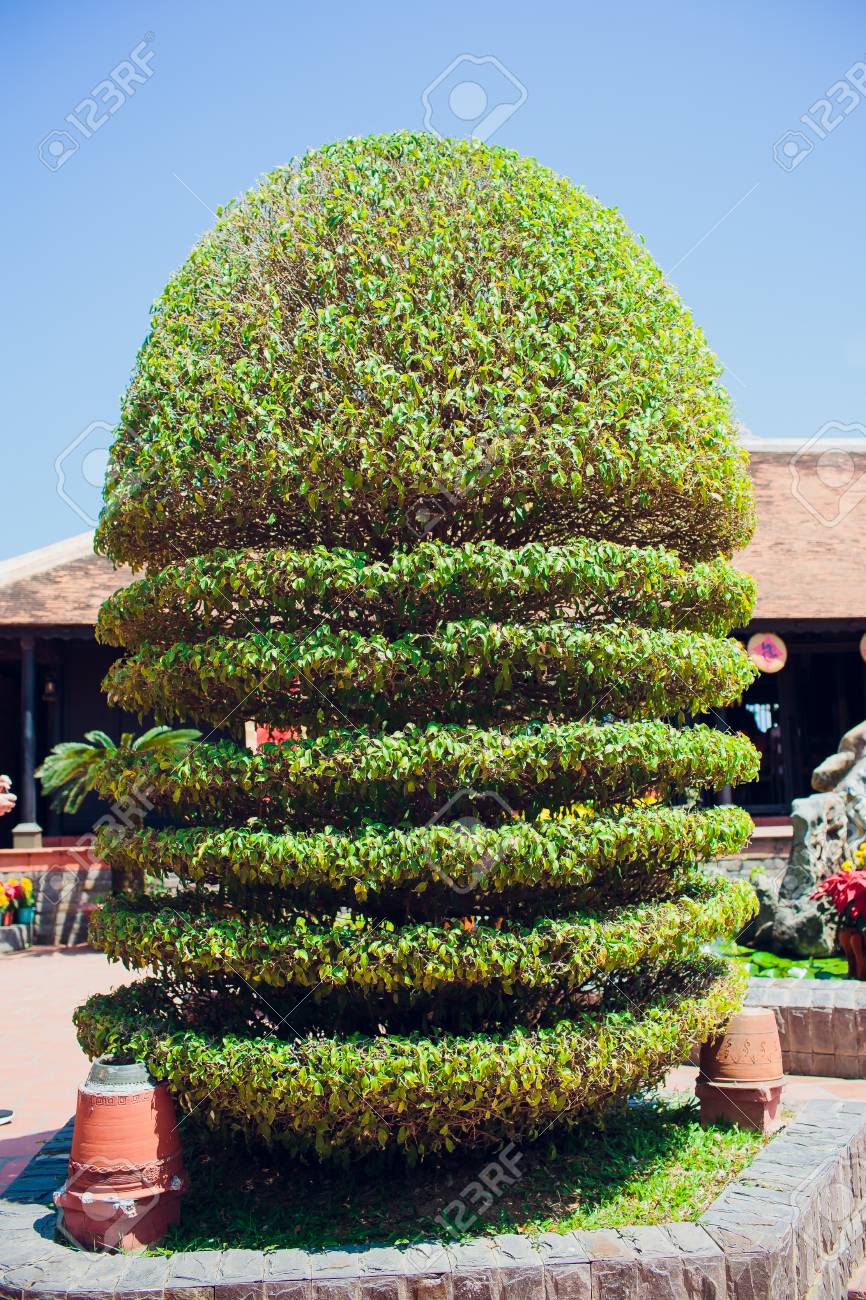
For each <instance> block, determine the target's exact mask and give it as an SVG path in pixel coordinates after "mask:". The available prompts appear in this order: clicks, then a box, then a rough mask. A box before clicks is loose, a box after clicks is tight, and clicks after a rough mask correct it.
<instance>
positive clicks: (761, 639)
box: [746, 632, 788, 673]
mask: <svg viewBox="0 0 866 1300" xmlns="http://www.w3.org/2000/svg"><path fill="white" fill-rule="evenodd" d="M746 652H747V654H748V656H749V658H750V659H751V661H752V663H753V664H754V665H755V667H756V668H760V670H761V672H762V673H778V672H780V671H781V670H782V669H783V668H784V667H785V664H786V663H787V662H788V647H787V646H786V645H785V642H784V641H783V640H782V638H781V637H780V636H776V633H775V632H756V633H755V635H754V636H750V637H749V640H748V644H747V645H746Z"/></svg>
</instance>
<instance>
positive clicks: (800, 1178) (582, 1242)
mask: <svg viewBox="0 0 866 1300" xmlns="http://www.w3.org/2000/svg"><path fill="white" fill-rule="evenodd" d="M625 1150H626V1148H625V1147H624V1148H623V1149H622V1151H621V1152H620V1154H621V1155H624V1154H625ZM34 1163H36V1162H34ZM477 1172H478V1173H481V1170H478V1171H477ZM649 1177H650V1178H652V1177H653V1175H652V1174H650V1175H649ZM621 1182H622V1185H623V1187H625V1186H626V1185H627V1183H628V1178H627V1177H623V1178H622V1179H621ZM304 1191H305V1189H304V1188H303V1187H296V1188H293V1189H290V1194H294V1195H295V1196H296V1197H298V1199H300V1198H301V1197H302V1196H303V1195H304ZM864 1194H866V1106H864V1105H863V1104H862V1103H857V1102H830V1101H820V1102H812V1103H810V1104H809V1105H808V1106H807V1107H806V1108H805V1110H804V1111H803V1112H801V1114H800V1115H799V1116H798V1117H797V1119H796V1120H795V1121H794V1122H793V1123H792V1124H791V1125H789V1127H788V1128H787V1129H785V1130H784V1131H783V1132H782V1133H781V1134H779V1135H778V1136H776V1137H775V1138H774V1139H773V1140H772V1141H770V1142H769V1143H767V1145H766V1146H764V1147H763V1149H762V1150H761V1151H759V1152H758V1154H757V1156H756V1157H755V1158H754V1160H752V1162H751V1163H750V1164H748V1165H747V1166H746V1167H745V1168H744V1169H743V1170H742V1172H741V1173H740V1175H739V1177H738V1178H737V1179H736V1180H735V1181H734V1182H733V1183H731V1184H730V1185H729V1186H728V1187H726V1188H725V1189H724V1191H723V1192H722V1193H721V1195H719V1196H717V1197H716V1199H715V1200H714V1201H713V1203H712V1205H711V1206H710V1207H709V1208H708V1209H707V1210H705V1211H704V1213H703V1214H701V1216H700V1217H699V1219H698V1220H697V1221H695V1222H670V1221H669V1222H666V1223H663V1224H655V1225H654V1224H651V1223H642V1224H639V1225H635V1226H624V1227H620V1228H613V1227H610V1228H600V1227H599V1228H591V1229H583V1228H581V1229H576V1230H575V1229H571V1230H567V1231H563V1232H558V1233H557V1232H543V1231H542V1232H533V1233H523V1234H521V1233H517V1232H513V1231H512V1232H507V1233H497V1234H496V1235H494V1236H487V1237H481V1236H477V1235H476V1236H475V1237H473V1238H472V1239H471V1240H467V1241H459V1242H453V1241H452V1242H451V1243H444V1242H442V1241H435V1240H434V1241H431V1240H429V1239H425V1238H424V1236H423V1234H421V1233H420V1231H419V1230H420V1227H421V1225H420V1224H418V1223H416V1224H415V1225H414V1226H415V1233H414V1241H415V1244H414V1245H411V1246H404V1247H394V1246H387V1245H384V1246H383V1245H378V1244H377V1245H375V1246H368V1247H354V1248H353V1247H346V1248H343V1249H336V1250H335V1249H327V1250H320V1251H309V1250H303V1249H300V1248H298V1247H293V1248H291V1247H290V1248H288V1249H275V1250H271V1251H267V1252H264V1251H261V1250H248V1249H237V1248H234V1249H231V1250H223V1251H219V1250H197V1251H192V1250H182V1251H179V1252H177V1253H175V1254H173V1255H171V1256H170V1257H167V1256H163V1257H156V1258H155V1257H140V1256H139V1257H130V1256H120V1255H114V1256H111V1255H102V1256H92V1255H87V1254H85V1253H84V1252H80V1251H74V1250H71V1249H70V1248H68V1247H66V1246H61V1245H59V1244H58V1243H56V1242H55V1241H53V1240H52V1237H53V1230H54V1216H53V1215H52V1214H51V1213H49V1212H48V1211H47V1210H46V1208H45V1205H44V1204H33V1203H24V1204H22V1203H15V1201H14V1200H12V1199H7V1200H0V1237H2V1239H3V1243H4V1245H3V1258H2V1263H0V1296H3V1297H11V1298H14V1300H21V1297H24V1296H26V1297H28V1300H37V1297H39V1296H44V1297H45V1298H46V1300H48V1297H49V1296H51V1297H56V1296H57V1295H58V1293H61V1294H63V1295H67V1296H69V1297H72V1296H87V1297H90V1298H91V1300H92V1298H94V1297H100V1298H102V1297H104V1300H109V1297H113V1298H114V1300H151V1298H153V1300H156V1298H157V1297H159V1298H160V1300H271V1298H273V1300H277V1298H279V1300H422V1297H424V1298H426V1300H470V1298H471V1300H590V1297H592V1300H615V1298H616V1300H621V1297H623V1296H626V1295H627V1296H629V1297H634V1298H635V1300H658V1298H659V1297H661V1296H686V1295H688V1296H697V1295H700V1296H706V1297H716V1298H717V1300H718V1297H722V1296H725V1297H727V1300H776V1298H777V1297H781V1296H786V1297H788V1296H790V1297H797V1298H798V1300H803V1297H806V1296H807V1295H810V1296H812V1295H816V1296H817V1295H827V1296H838V1295H841V1294H843V1291H844V1288H845V1286H846V1285H847V1282H848V1279H849V1278H850V1276H851V1273H852V1271H853V1269H854V1268H855V1267H856V1266H857V1264H858V1263H859V1261H860V1259H861V1258H862V1254H863V1227H864V1210H866V1204H864ZM674 1199H675V1198H674ZM608 1208H610V1203H609V1205H608ZM620 1209H621V1210H623V1211H624V1203H621V1204H620ZM425 1226H426V1225H425Z"/></svg>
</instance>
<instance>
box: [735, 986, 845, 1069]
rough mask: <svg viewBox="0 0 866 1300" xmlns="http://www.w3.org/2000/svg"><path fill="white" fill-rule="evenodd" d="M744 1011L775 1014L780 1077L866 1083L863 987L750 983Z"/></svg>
mask: <svg viewBox="0 0 866 1300" xmlns="http://www.w3.org/2000/svg"><path fill="white" fill-rule="evenodd" d="M746 1006H749V1007H769V1008H770V1009H771V1010H772V1011H774V1012H775V1014H776V1023H777V1025H778V1026H779V1037H780V1038H781V1040H782V1061H783V1064H784V1068H785V1073H786V1074H822V1075H829V1076H830V1077H832V1078H837V1079H866V981H860V980H792V979H751V980H749V991H748V994H747V995H746Z"/></svg>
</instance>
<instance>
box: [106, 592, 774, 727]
mask: <svg viewBox="0 0 866 1300" xmlns="http://www.w3.org/2000/svg"><path fill="white" fill-rule="evenodd" d="M755 672H756V670H755V668H754V666H753V665H752V663H751V662H750V660H749V659H748V657H747V655H746V653H745V650H744V649H743V647H742V646H741V645H740V644H739V643H738V642H737V641H734V640H731V639H729V638H723V637H711V636H707V635H706V634H704V633H698V632H677V631H666V630H665V631H656V630H651V629H645V628H642V627H636V626H634V625H633V624H630V623H605V624H603V625H602V626H600V627H598V628H596V629H593V630H591V631H586V630H584V629H583V628H581V627H575V626H574V625H573V624H572V623H570V622H564V621H555V622H548V623H535V624H528V623H505V624H500V623H492V622H488V621H486V620H485V619H481V618H473V619H466V620H464V621H462V622H455V623H444V622H443V623H440V624H438V625H437V626H436V627H435V629H433V630H432V631H430V632H424V633H420V632H418V633H416V632H411V631H406V632H403V633H402V634H401V635H399V636H398V637H397V638H396V639H394V640H391V639H389V638H388V637H387V636H382V635H380V634H372V635H370V636H363V635H361V634H360V633H358V632H354V631H350V630H340V631H332V630H331V628H330V627H329V626H327V625H324V626H319V627H315V628H313V629H311V630H310V631H309V632H308V633H306V635H303V636H293V635H289V634H288V633H284V632H276V631H274V632H254V631H251V632H249V634H248V635H246V636H244V637H242V638H228V637H222V636H216V637H211V638H209V639H208V640H207V641H203V642H200V643H193V644H186V643H184V642H177V643H176V644H175V645H173V646H171V647H170V648H169V649H168V650H160V649H158V648H156V647H152V646H150V645H149V644H147V643H146V644H144V645H143V646H142V647H141V649H140V650H138V651H137V652H136V653H134V654H132V655H130V656H128V657H127V658H126V659H125V660H120V661H118V662H117V663H115V664H113V665H112V667H111V668H110V669H109V672H108V674H107V676H106V678H105V688H106V690H107V692H108V696H109V699H110V700H111V702H112V703H113V704H119V705H121V706H122V707H123V708H126V709H129V710H132V711H138V712H139V713H145V712H151V711H152V712H153V713H154V714H155V716H156V717H158V718H161V719H168V718H182V717H188V716H190V714H192V715H194V716H197V717H199V718H202V719H205V720H207V721H208V722H210V723H212V724H213V725H214V726H216V727H219V726H220V725H221V724H222V722H223V720H224V719H225V718H226V716H227V715H229V714H231V713H233V712H234V711H235V709H236V708H237V707H238V706H240V705H241V704H245V705H246V707H247V708H248V710H249V711H250V712H251V713H254V714H255V715H256V717H257V718H258V719H259V720H260V721H263V722H268V723H269V724H270V725H272V726H281V725H282V726H285V725H297V724H301V725H305V726H310V727H316V729H321V721H320V720H321V719H322V718H324V719H325V720H326V723H327V724H328V725H331V726H334V725H337V726H339V725H340V723H341V721H345V720H350V721H358V722H362V721H364V720H365V719H366V718H369V717H371V716H372V717H378V718H379V719H381V721H382V722H389V723H391V724H392V725H399V724H401V723H404V722H406V721H408V720H415V719H419V718H425V717H429V716H430V715H431V713H432V714H433V715H434V716H436V715H438V716H439V717H440V718H442V719H445V720H449V721H455V722H463V721H468V720H469V719H473V720H476V721H478V722H484V721H490V722H495V721H511V720H514V719H531V718H535V717H539V716H545V715H548V714H549V715H552V716H553V717H556V718H561V717H564V716H565V717H568V716H570V715H573V714H575V713H577V714H579V715H581V716H595V717H597V716H604V715H605V714H613V715H614V716H620V717H647V716H652V715H654V714H655V715H659V714H661V715H664V714H678V713H679V714H684V713H686V712H687V711H688V712H694V713H701V712H704V711H706V710H708V709H709V708H711V707H712V706H715V705H722V704H730V703H731V702H733V701H734V700H736V699H738V698H739V696H740V695H741V694H742V692H743V691H744V690H745V688H746V687H747V686H748V685H749V683H750V682H751V681H752V679H753V678H754V676H755Z"/></svg>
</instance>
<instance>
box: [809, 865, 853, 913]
mask: <svg viewBox="0 0 866 1300" xmlns="http://www.w3.org/2000/svg"><path fill="white" fill-rule="evenodd" d="M809 897H810V898H829V900H830V902H831V903H832V904H833V906H834V907H835V909H836V911H837V912H838V913H839V915H840V916H841V915H842V914H843V912H845V913H847V914H848V916H849V917H850V918H851V920H852V921H857V920H859V919H860V917H861V916H866V871H837V872H836V874H835V875H834V876H828V877H827V879H826V880H822V881H821V883H820V885H819V886H818V888H817V889H815V890H813V891H812V893H811V894H810V895H809Z"/></svg>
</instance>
